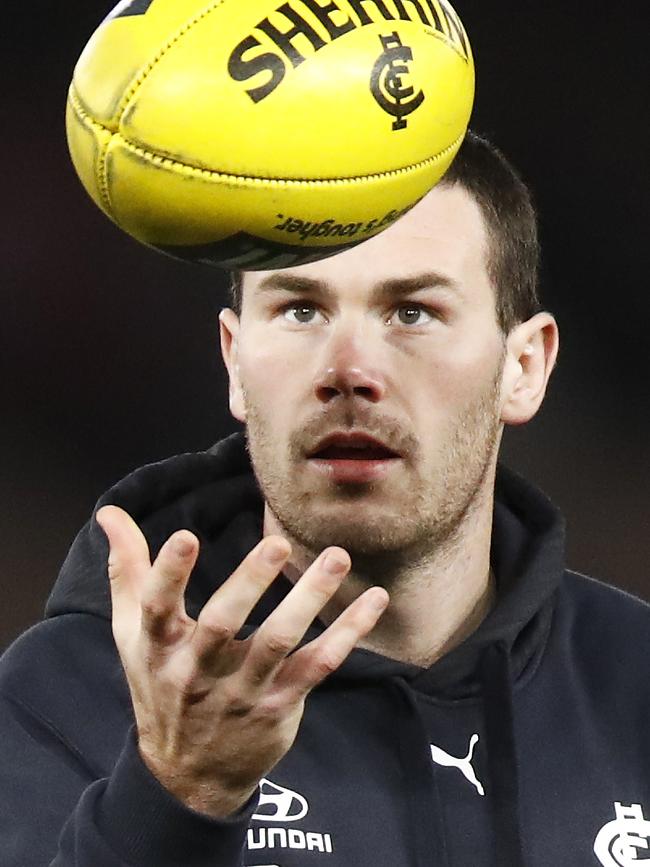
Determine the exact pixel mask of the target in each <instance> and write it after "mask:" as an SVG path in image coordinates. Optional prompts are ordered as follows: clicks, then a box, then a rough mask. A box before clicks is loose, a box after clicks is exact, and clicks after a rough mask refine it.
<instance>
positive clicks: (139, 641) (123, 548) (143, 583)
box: [97, 506, 388, 817]
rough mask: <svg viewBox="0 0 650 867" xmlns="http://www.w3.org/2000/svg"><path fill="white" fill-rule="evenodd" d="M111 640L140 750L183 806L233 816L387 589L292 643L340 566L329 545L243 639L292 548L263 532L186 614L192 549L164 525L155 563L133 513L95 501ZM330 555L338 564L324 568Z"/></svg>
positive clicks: (374, 617) (184, 533)
mask: <svg viewBox="0 0 650 867" xmlns="http://www.w3.org/2000/svg"><path fill="white" fill-rule="evenodd" d="M97 522H98V523H99V525H100V526H101V527H102V529H103V530H104V532H105V533H106V536H107V537H108V542H109V558H108V574H109V578H110V589H111V599H112V606H113V615H112V624H113V636H114V638H115V643H116V645H117V649H118V652H119V655H120V659H121V661H122V665H123V666H124V670H125V673H126V678H127V682H128V685H129V689H130V692H131V698H132V701H133V708H134V712H135V719H136V726H137V730H138V743H139V750H140V753H141V755H142V758H143V760H144V761H145V763H146V764H147V766H148V767H149V768H150V770H151V771H152V773H153V774H154V775H155V776H156V777H157V778H158V779H159V780H160V782H161V783H162V784H163V786H165V787H166V788H167V789H168V790H169V791H170V792H171V793H172V794H174V795H175V796H176V797H177V798H178V799H179V800H181V801H183V802H184V803H185V804H187V805H188V806H190V807H192V808H193V809H195V810H197V811H198V812H202V813H205V814H208V815H211V816H214V817H223V816H227V815H230V814H231V813H233V812H235V811H236V810H237V809H239V808H240V807H241V806H243V804H245V803H246V801H247V800H248V799H249V798H250V796H251V795H252V794H253V792H254V791H255V789H256V787H257V785H258V783H259V781H260V780H261V779H262V777H264V776H265V775H266V774H268V773H269V771H270V770H271V769H272V768H273V767H274V766H275V765H276V764H277V763H278V761H279V760H280V759H281V758H282V757H283V756H284V755H285V754H286V752H287V751H288V750H289V748H290V747H291V745H292V744H293V741H294V740H295V737H296V733H297V731H298V726H299V724H300V720H301V719H302V714H303V710H304V704H305V699H306V697H307V696H308V694H309V692H310V691H311V690H312V689H313V688H314V687H315V686H317V684H319V683H320V682H321V681H322V680H323V679H324V678H325V677H326V676H327V675H328V674H331V673H332V672H333V671H335V670H336V669H337V668H338V667H339V666H340V665H341V664H342V662H343V661H344V660H345V658H346V657H347V656H348V654H349V653H350V651H351V650H352V649H353V647H354V646H355V645H356V644H357V642H358V641H359V640H360V639H361V638H363V637H364V636H365V635H367V634H368V633H369V632H370V631H371V630H372V628H373V627H374V626H375V624H376V623H377V621H378V619H379V617H380V616H381V614H382V613H383V611H384V610H385V608H386V606H387V604H388V594H387V593H386V591H385V590H383V589H382V588H380V587H371V588H370V589H368V590H366V591H365V592H364V593H363V594H362V595H361V596H359V597H358V598H357V599H356V600H355V601H354V602H352V603H351V604H350V605H349V606H348V607H347V608H346V609H345V610H344V611H343V612H342V613H341V614H340V615H339V617H338V618H337V619H336V620H335V621H334V622H333V623H332V624H330V626H329V627H328V628H327V629H325V630H324V632H323V633H322V634H321V635H319V636H318V637H317V638H315V639H314V640H313V641H311V642H309V643H308V644H306V645H305V646H304V647H301V648H300V649H299V650H295V648H296V647H297V645H298V644H299V643H300V641H301V639H302V638H303V636H304V635H305V633H306V631H307V629H308V628H309V626H310V625H311V623H312V621H313V620H314V618H316V617H317V616H318V614H319V612H320V611H321V609H322V608H323V607H324V605H325V604H326V603H327V602H328V601H329V600H330V599H331V597H332V596H333V595H334V594H335V593H336V591H337V589H338V588H339V586H340V585H341V583H342V581H343V579H344V578H345V576H346V574H347V573H348V571H349V569H350V566H351V562H350V557H349V555H348V554H347V552H346V551H345V550H344V549H343V548H338V547H330V548H326V549H325V550H324V551H323V552H322V553H321V555H320V556H319V557H318V558H317V559H316V560H315V561H314V563H313V564H312V565H311V566H310V567H309V568H308V569H307V571H306V572H305V573H304V575H303V576H302V577H301V578H300V580H299V581H297V582H296V584H295V586H294V587H293V588H292V590H291V591H290V592H289V593H288V595H287V596H286V597H285V598H284V599H283V600H282V602H281V603H280V604H279V605H278V606H277V608H276V609H275V610H274V611H273V612H272V614H270V615H269V617H268V618H267V619H266V620H265V621H264V623H262V624H261V625H260V626H259V628H258V629H257V630H256V631H255V632H254V633H253V634H252V635H251V636H249V637H248V638H246V639H244V640H237V639H236V638H235V636H236V635H237V633H238V632H239V630H240V629H241V627H242V626H243V625H244V624H245V623H246V621H247V618H248V616H249V614H250V612H251V610H252V609H253V607H254V606H255V605H256V603H257V602H258V601H259V599H260V597H261V596H262V595H263V593H264V592H265V591H266V590H267V589H268V587H269V586H270V585H271V583H272V582H273V581H274V579H275V578H276V577H277V575H278V574H279V572H280V571H281V569H282V567H283V565H284V563H285V562H286V560H287V559H288V557H289V555H290V554H291V546H290V545H289V543H288V542H287V540H286V539H284V538H283V537H282V536H277V535H276V536H267V537H266V538H264V539H263V540H262V541H261V542H260V543H259V544H258V545H257V546H256V547H255V548H253V550H252V551H251V552H250V553H249V554H248V555H247V556H246V557H245V558H244V560H243V561H242V563H241V564H240V565H239V566H238V567H237V569H236V570H235V571H234V572H233V574H232V575H231V576H230V577H229V578H228V579H227V580H226V581H225V582H224V583H223V584H222V585H221V587H219V588H218V589H217V590H216V591H215V593H214V594H213V595H212V597H211V598H210V599H209V600H208V602H207V603H206V604H205V606H204V607H203V609H202V611H201V613H200V614H199V617H198V619H197V620H196V621H195V620H193V619H192V618H191V617H189V616H188V614H187V612H186V610H185V604H184V592H185V588H186V586H187V583H188V580H189V577H190V574H191V572H192V569H193V568H194V565H195V563H196V560H197V557H198V553H199V541H198V539H197V538H196V536H195V535H194V534H192V533H190V532H189V531H188V530H179V531H178V532H176V533H173V534H172V536H170V537H169V539H167V541H166V542H165V544H164V545H163V546H162V548H161V550H160V552H159V554H158V556H157V558H156V560H155V562H154V563H153V564H152V563H151V557H150V553H149V548H148V545H147V541H146V539H145V537H144V535H143V534H142V532H141V530H140V528H139V527H138V525H137V524H136V523H135V521H134V520H133V519H132V518H131V517H130V515H129V514H128V513H127V512H125V511H124V510H123V509H120V508H118V507H117V506H104V507H102V508H101V509H99V511H98V512H97ZM330 563H331V564H332V566H334V567H337V568H334V569H333V570H332V571H329V569H328V568H327V567H329V565H330Z"/></svg>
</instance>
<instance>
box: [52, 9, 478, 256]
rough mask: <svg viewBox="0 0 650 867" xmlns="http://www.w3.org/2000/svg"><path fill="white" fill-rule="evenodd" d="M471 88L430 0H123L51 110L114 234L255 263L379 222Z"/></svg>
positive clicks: (452, 136) (417, 188) (464, 106)
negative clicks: (62, 105) (60, 108)
mask: <svg viewBox="0 0 650 867" xmlns="http://www.w3.org/2000/svg"><path fill="white" fill-rule="evenodd" d="M473 100H474V62H473V57H472V52H471V48H470V43H469V40H468V37H467V34H466V32H465V30H464V28H463V25H462V23H461V21H460V19H459V17H458V15H457V14H456V12H455V11H454V10H453V9H452V7H451V6H450V5H449V4H448V3H447V2H446V0H288V2H284V3H280V2H278V0H246V2H243V0H214V2H211V3H208V2H205V0H203V2H201V0H122V2H121V3H119V4H118V5H117V6H116V7H115V9H114V10H113V11H112V12H111V13H110V15H109V16H108V17H107V18H106V19H105V21H103V22H102V24H101V25H100V26H99V28H98V29H97V30H96V31H95V33H94V34H93V35H92V37H91V38H90V41H89V42H88V44H87V45H86V47H85V48H84V50H83V52H82V54H81V56H80V58H79V60H78V62H77V65H76V67H75V71H74V76H73V80H72V84H71V86H70V90H69V96H68V104H67V114H66V117H67V133H68V143H69V147H70V153H71V156H72V160H73V163H74V165H75V168H76V170H77V173H78V175H79V177H80V179H81V181H82V183H83V185H84V187H85V188H86V190H87V191H88V193H89V194H90V196H91V197H92V198H93V200H94V201H95V203H96V204H97V205H98V206H99V207H100V208H101V209H102V210H103V211H104V212H105V213H106V214H107V215H108V216H109V217H110V218H111V219H112V220H113V221H114V222H115V223H116V224H117V225H118V226H120V227H121V228H122V229H123V230H124V231H126V232H128V233H129V234H130V235H132V236H133V237H134V238H137V239H138V240H139V241H142V242H143V243H145V244H148V245H150V246H153V247H156V248H158V249H159V250H162V251H163V252H166V253H169V254H171V255H174V256H177V257H180V258H184V259H189V260H193V261H198V262H207V263H210V264H214V265H219V266H222V267H234V268H242V269H247V270H254V269H268V268H284V267H289V266H293V265H298V264H302V263H304V262H309V261H313V260H316V259H319V258H323V257H325V256H330V255H332V254H334V253H337V252H339V251H341V250H343V249H345V248H347V247H350V246H352V245H354V244H358V243H359V242H361V241H364V240H365V239H367V238H370V237H372V236H373V235H375V234H377V233H378V232H380V231H382V229H385V228H387V227H388V226H389V225H391V224H392V223H393V222H394V221H395V220H396V219H398V218H399V216H400V215H402V214H403V213H405V212H406V211H407V210H408V209H409V208H411V207H412V206H413V205H414V204H415V203H416V202H417V201H418V200H419V199H420V198H422V196H423V195H424V194H425V193H426V192H427V191H428V190H429V189H431V188H432V187H433V186H435V184H436V183H437V182H438V181H439V180H440V178H441V177H442V175H443V174H444V173H445V171H446V169H447V168H448V166H449V164H450V163H451V161H452V159H453V158H454V156H455V154H456V152H457V150H458V148H459V147H460V144H461V141H462V140H463V137H464V135H465V132H466V130H467V126H468V123H469V118H470V114H471V110H472V105H473Z"/></svg>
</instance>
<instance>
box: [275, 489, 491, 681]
mask: <svg viewBox="0 0 650 867" xmlns="http://www.w3.org/2000/svg"><path fill="white" fill-rule="evenodd" d="M492 505H493V504H492V498H491V497H490V498H489V503H486V502H484V503H482V504H481V505H480V506H479V507H478V508H476V509H475V510H473V512H472V514H471V515H467V516H466V518H465V520H464V522H463V526H462V527H460V528H459V529H458V532H457V534H456V538H455V539H454V540H453V541H450V542H449V544H448V545H447V546H442V547H439V548H438V549H436V550H435V551H432V552H430V553H429V555H428V556H427V557H426V558H425V559H424V560H422V561H421V562H420V563H418V564H417V565H414V566H413V567H410V568H407V569H406V570H402V571H401V572H400V574H399V575H398V576H391V580H390V582H387V584H386V589H387V590H388V592H389V594H390V603H389V605H388V608H387V609H386V611H385V612H384V614H383V615H382V617H381V619H380V620H379V622H378V623H377V625H376V626H375V628H374V629H373V631H372V632H371V633H370V634H369V635H368V636H366V638H365V639H364V640H363V641H362V642H360V643H359V645H358V646H359V647H363V648H366V649H367V650H372V651H374V652H376V653H381V654H382V655H384V656H387V657H389V658H391V659H397V660H400V661H402V662H410V663H413V664H415V665H420V666H422V667H428V666H430V665H432V664H433V663H434V662H435V661H436V660H438V659H440V658H441V657H442V656H444V655H445V654H446V653H448V652H449V651H450V650H452V649H453V648H454V647H456V646H457V645H459V644H460V643H461V642H462V641H464V640H465V639H466V638H467V637H468V636H469V635H471V634H472V633H473V632H474V631H475V630H476V629H477V628H478V626H479V625H480V624H481V622H482V621H483V620H484V618H485V617H486V615H487V614H488V613H489V612H490V610H491V609H492V607H493V606H494V603H495V600H496V582H495V580H494V575H493V574H492V571H491V569H490V542H491V533H492ZM272 523H273V522H267V521H266V520H265V530H264V535H268V534H270V533H276V532H280V533H281V532H282V531H279V530H277V529H274V528H273V527H272ZM295 553H296V552H295V551H294V554H295ZM301 559H302V558H301V557H300V555H298V556H297V557H295V556H294V555H292V558H291V562H288V563H287V564H286V565H285V568H284V570H283V571H284V574H285V575H286V576H287V578H288V579H289V580H290V581H291V582H292V583H295V582H296V581H297V580H298V579H299V578H300V577H301V575H302V574H303V573H304V572H305V570H306V568H307V566H308V565H309V562H308V561H306V562H304V563H302V562H301ZM352 559H353V563H352V565H353V567H354V558H352ZM375 580H376V579H375ZM372 583H373V582H372V581H369V580H368V579H367V578H366V577H365V576H364V577H363V578H361V577H359V576H358V575H355V573H354V569H352V570H351V571H350V572H349V573H348V575H347V577H346V579H345V580H344V582H343V585H342V586H341V587H340V589H339V590H338V592H337V593H336V595H335V596H334V597H333V598H332V599H331V600H330V602H329V603H328V604H327V605H326V606H325V607H324V608H323V610H322V612H321V615H320V620H321V621H322V622H323V623H326V624H328V625H329V624H330V623H332V622H333V621H334V620H335V619H336V617H338V615H339V614H340V613H341V612H342V611H343V610H344V609H345V608H346V607H347V606H348V605H349V604H350V603H351V602H353V601H354V599H356V598H357V597H358V596H359V595H360V594H361V593H363V591H364V590H366V589H367V588H368V587H369V586H371V585H372ZM376 583H382V582H381V581H377V582H376Z"/></svg>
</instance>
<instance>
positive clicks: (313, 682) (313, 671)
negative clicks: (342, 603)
mask: <svg viewBox="0 0 650 867" xmlns="http://www.w3.org/2000/svg"><path fill="white" fill-rule="evenodd" d="M389 601H390V600H389V596H388V593H387V592H386V591H385V590H384V589H383V588H382V587H371V588H369V589H368V590H366V591H365V592H364V593H362V594H361V596H359V597H358V599H355V601H354V602H353V603H352V604H351V605H349V606H348V607H347V608H346V609H345V611H343V612H342V614H340V615H339V616H338V617H337V618H336V620H335V621H334V622H333V623H332V624H330V626H328V628H327V629H326V630H325V631H324V632H323V634H322V635H320V636H319V637H318V638H315V639H314V640H313V641H311V642H310V643H309V644H307V645H305V647H301V648H300V650H297V651H296V652H295V653H294V654H293V655H292V656H290V657H289V659H287V661H286V663H285V665H284V666H283V668H282V671H281V673H280V674H279V676H278V679H277V681H276V687H277V688H278V689H286V690H287V691H288V693H290V695H289V696H288V700H289V701H300V700H302V699H304V697H305V695H306V694H307V693H308V692H310V690H312V689H313V688H314V687H315V686H317V685H318V684H319V683H320V682H321V681H322V680H323V679H324V678H325V677H327V676H328V675H329V674H332V672H334V671H336V669H337V668H339V666H341V665H342V664H343V662H344V661H345V660H346V659H347V657H348V656H349V654H350V652H351V651H352V650H353V648H354V647H355V646H356V645H357V644H358V642H359V641H360V640H361V639H362V638H365V636H366V635H368V633H369V632H371V631H372V630H373V629H374V627H375V626H376V624H377V621H378V620H379V618H380V617H381V615H382V614H383V613H384V611H385V610H386V607H387V605H388V603H389Z"/></svg>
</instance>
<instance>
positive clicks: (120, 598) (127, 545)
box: [95, 506, 151, 611]
mask: <svg viewBox="0 0 650 867" xmlns="http://www.w3.org/2000/svg"><path fill="white" fill-rule="evenodd" d="M95 518H96V520H97V523H98V524H99V526H100V527H101V528H102V530H103V531H104V533H105V534H106V537H107V539H108V546H109V553H108V577H109V578H110V590H111V598H112V602H113V610H114V611H115V610H117V611H120V610H122V609H123V608H124V607H125V606H127V607H130V606H132V605H133V604H134V603H135V602H136V600H137V599H139V590H138V588H139V586H141V584H142V582H143V580H144V579H145V576H146V574H147V572H148V571H149V570H150V569H151V558H150V554H149V546H148V545H147V540H146V539H145V537H144V536H143V535H142V531H141V530H140V528H139V527H138V525H137V524H136V523H135V521H134V520H133V518H132V517H131V516H130V515H129V514H128V513H127V512H125V511H124V509H120V508H119V507H118V506H103V507H102V508H101V509H99V510H98V512H97V514H96V516H95Z"/></svg>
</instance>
